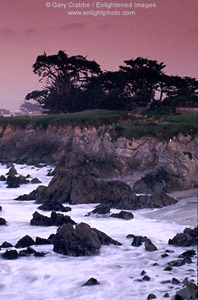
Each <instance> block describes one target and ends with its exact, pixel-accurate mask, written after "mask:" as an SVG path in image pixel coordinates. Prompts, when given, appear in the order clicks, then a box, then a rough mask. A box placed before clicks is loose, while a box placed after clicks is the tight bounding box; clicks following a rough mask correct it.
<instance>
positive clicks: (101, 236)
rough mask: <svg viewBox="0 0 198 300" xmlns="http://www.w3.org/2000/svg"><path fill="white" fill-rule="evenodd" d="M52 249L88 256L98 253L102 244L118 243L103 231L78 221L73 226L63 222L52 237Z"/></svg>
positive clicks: (58, 251)
mask: <svg viewBox="0 0 198 300" xmlns="http://www.w3.org/2000/svg"><path fill="white" fill-rule="evenodd" d="M53 244H54V249H53V250H54V251H55V252H57V253H61V254H64V255H71V256H89V255H94V254H98V253H99V249H100V247H101V246H102V245H109V244H114V245H120V243H118V242H117V241H115V240H113V239H111V238H110V237H109V236H107V235H106V234H105V233H103V232H101V231H99V230H97V229H93V228H91V227H90V226H89V225H88V224H85V223H80V224H78V225H76V227H75V228H74V227H73V226H72V224H70V223H68V224H64V225H62V226H61V227H60V228H58V230H57V233H56V234H55V236H54V238H53Z"/></svg>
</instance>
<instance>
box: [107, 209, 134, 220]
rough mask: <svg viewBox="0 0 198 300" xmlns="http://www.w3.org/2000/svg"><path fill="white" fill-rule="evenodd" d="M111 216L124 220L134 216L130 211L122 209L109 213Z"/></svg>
mask: <svg viewBox="0 0 198 300" xmlns="http://www.w3.org/2000/svg"><path fill="white" fill-rule="evenodd" d="M111 217H113V218H119V219H124V220H131V219H133V218H134V216H133V214H132V213H130V212H128V211H124V210H122V211H120V212H119V213H118V214H111Z"/></svg>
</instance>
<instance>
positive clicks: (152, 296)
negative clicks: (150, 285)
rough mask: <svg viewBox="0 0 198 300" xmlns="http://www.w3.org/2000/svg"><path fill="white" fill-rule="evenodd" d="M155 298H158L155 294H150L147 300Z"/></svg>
mask: <svg viewBox="0 0 198 300" xmlns="http://www.w3.org/2000/svg"><path fill="white" fill-rule="evenodd" d="M155 298H157V297H156V296H155V294H149V295H148V296H147V300H151V299H155Z"/></svg>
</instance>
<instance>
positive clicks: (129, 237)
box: [126, 233, 135, 239]
mask: <svg viewBox="0 0 198 300" xmlns="http://www.w3.org/2000/svg"><path fill="white" fill-rule="evenodd" d="M134 237H135V235H134V234H131V233H130V234H128V235H127V236H126V238H127V239H132V238H134Z"/></svg>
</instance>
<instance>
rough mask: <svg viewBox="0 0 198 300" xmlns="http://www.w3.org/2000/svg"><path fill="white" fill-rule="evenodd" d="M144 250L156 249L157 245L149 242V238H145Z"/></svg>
mask: <svg viewBox="0 0 198 300" xmlns="http://www.w3.org/2000/svg"><path fill="white" fill-rule="evenodd" d="M144 246H145V249H146V251H156V250H157V247H156V246H155V245H154V244H153V243H152V242H151V240H150V239H146V242H145V244H144Z"/></svg>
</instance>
